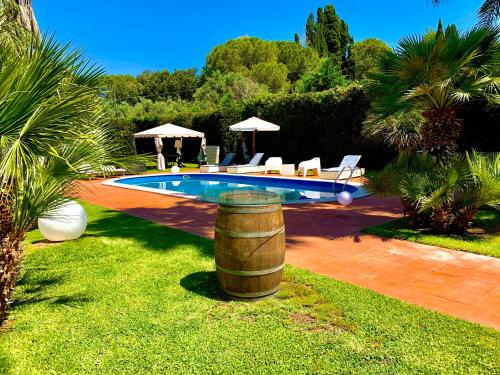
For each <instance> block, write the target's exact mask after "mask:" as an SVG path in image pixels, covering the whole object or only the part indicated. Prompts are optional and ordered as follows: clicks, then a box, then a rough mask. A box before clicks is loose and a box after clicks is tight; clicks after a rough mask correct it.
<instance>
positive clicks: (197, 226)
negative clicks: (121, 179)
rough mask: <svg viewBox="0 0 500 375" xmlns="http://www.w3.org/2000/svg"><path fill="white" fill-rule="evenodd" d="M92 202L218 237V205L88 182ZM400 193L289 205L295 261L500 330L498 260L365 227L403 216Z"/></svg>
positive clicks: (291, 252) (289, 245) (287, 215)
mask: <svg viewBox="0 0 500 375" xmlns="http://www.w3.org/2000/svg"><path fill="white" fill-rule="evenodd" d="M82 184H83V185H84V186H85V187H87V188H88V189H85V191H84V192H82V194H81V198H82V199H83V200H85V201H87V202H90V203H94V204H97V205H100V206H104V207H107V208H111V209H114V210H120V211H124V212H126V213H128V214H130V215H134V216H138V217H142V218H145V219H148V220H152V221H156V222H159V223H161V224H164V225H167V226H169V227H172V228H177V229H180V230H184V231H187V232H190V233H194V234H197V235H200V236H204V237H208V238H213V230H214V222H215V210H216V207H215V205H212V204H208V203H203V202H199V201H195V200H190V199H184V198H177V197H172V196H166V195H162V194H154V193H148V192H141V191H137V190H130V189H123V188H116V187H110V186H104V185H102V184H101V182H100V181H89V182H82ZM400 214H401V208H400V205H399V202H398V200H397V199H393V198H386V199H380V198H373V197H366V198H361V199H357V200H355V201H354V202H353V204H352V205H351V206H349V207H342V206H340V205H338V204H335V203H322V204H304V205H289V206H285V207H284V215H285V222H286V228H287V253H286V260H287V262H288V263H289V264H293V265H295V266H297V267H301V268H305V269H308V270H310V271H313V272H317V273H319V274H322V275H326V276H330V277H333V278H335V279H338V280H342V281H346V282H349V283H352V284H356V285H359V286H362V287H366V288H369V289H372V290H375V291H377V292H379V293H382V294H385V295H387V296H391V297H395V298H399V299H401V300H404V301H406V302H409V303H413V304H416V305H420V306H422V307H425V308H428V309H432V310H436V311H439V312H442V313H446V314H449V315H453V316H455V317H458V318H462V319H466V320H470V321H473V322H477V323H481V324H483V325H488V326H491V327H495V328H496V329H500V259H496V258H492V257H487V256H481V255H476V254H470V253H465V252H460V251H454V250H448V249H442V248H438V247H433V246H426V245H420V244H416V243H411V242H407V241H400V240H392V239H383V238H379V237H376V236H371V235H366V234H362V233H360V231H361V230H362V229H363V228H366V227H368V226H371V225H375V224H378V223H383V222H385V221H388V220H391V219H393V218H395V217H399V216H400Z"/></svg>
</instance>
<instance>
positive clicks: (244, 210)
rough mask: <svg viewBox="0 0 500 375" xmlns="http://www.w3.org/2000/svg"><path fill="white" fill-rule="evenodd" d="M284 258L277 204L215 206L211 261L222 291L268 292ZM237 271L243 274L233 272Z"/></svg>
mask: <svg viewBox="0 0 500 375" xmlns="http://www.w3.org/2000/svg"><path fill="white" fill-rule="evenodd" d="M284 261H285V231H284V220H283V213H282V211H281V205H279V204H271V205H261V206H228V205H220V206H219V208H218V211H217V220H216V233H215V262H216V265H217V278H218V280H219V285H220V287H221V289H222V290H223V291H225V292H226V293H227V294H229V295H232V296H236V297H239V298H259V297H264V296H266V295H269V294H272V293H274V292H276V291H277V289H278V287H279V285H280V282H281V279H282V276H283V269H282V267H283V265H284ZM238 271H243V274H242V275H238V274H236V275H235V274H233V273H238ZM248 273H250V274H248ZM252 273H253V274H255V275H253V274H252Z"/></svg>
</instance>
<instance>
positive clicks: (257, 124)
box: [229, 117, 280, 155]
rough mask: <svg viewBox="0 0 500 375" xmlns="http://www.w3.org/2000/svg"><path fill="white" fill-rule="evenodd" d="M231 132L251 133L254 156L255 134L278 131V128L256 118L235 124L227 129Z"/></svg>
mask: <svg viewBox="0 0 500 375" xmlns="http://www.w3.org/2000/svg"><path fill="white" fill-rule="evenodd" d="M229 129H231V130H232V131H236V132H253V136H252V150H253V153H254V155H255V133H256V132H275V131H278V130H280V127H279V126H278V125H276V124H273V123H271V122H268V121H264V120H261V119H260V118H257V117H250V118H249V119H246V120H245V121H241V122H238V123H237V124H234V125H231V126H230V127H229Z"/></svg>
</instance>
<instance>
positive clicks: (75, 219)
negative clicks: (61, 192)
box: [38, 201, 87, 242]
mask: <svg viewBox="0 0 500 375" xmlns="http://www.w3.org/2000/svg"><path fill="white" fill-rule="evenodd" d="M86 227H87V213H86V212H85V210H84V208H83V207H82V206H81V205H79V204H78V203H76V202H73V201H67V202H65V203H63V204H62V205H61V206H60V207H58V208H56V209H55V210H53V211H52V212H51V213H50V214H49V215H47V216H45V217H41V218H39V219H38V229H40V232H41V233H42V235H43V236H44V237H45V238H46V239H47V240H49V241H53V242H58V241H68V240H74V239H77V238H78V237H80V236H81V235H82V234H83V232H85V228H86Z"/></svg>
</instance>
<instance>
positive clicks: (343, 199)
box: [337, 191, 352, 206]
mask: <svg viewBox="0 0 500 375" xmlns="http://www.w3.org/2000/svg"><path fill="white" fill-rule="evenodd" d="M337 200H338V201H339V203H340V204H341V205H342V206H349V205H350V204H351V203H352V194H351V193H349V192H348V191H343V192H341V193H340V194H337Z"/></svg>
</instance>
